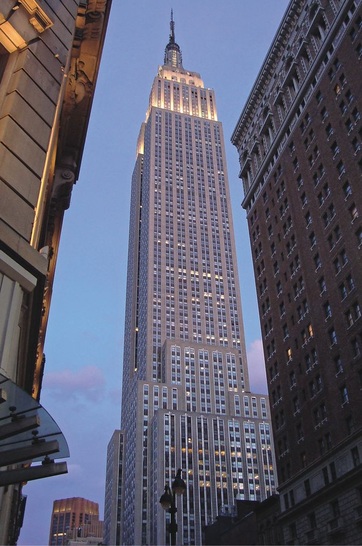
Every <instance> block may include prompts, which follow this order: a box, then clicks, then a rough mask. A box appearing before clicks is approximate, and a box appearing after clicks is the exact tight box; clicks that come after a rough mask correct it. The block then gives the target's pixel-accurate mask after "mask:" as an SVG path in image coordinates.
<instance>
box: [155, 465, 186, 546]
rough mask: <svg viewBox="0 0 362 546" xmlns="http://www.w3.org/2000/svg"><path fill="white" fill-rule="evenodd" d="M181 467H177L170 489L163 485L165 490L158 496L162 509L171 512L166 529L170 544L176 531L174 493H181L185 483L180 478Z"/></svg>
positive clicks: (173, 543)
mask: <svg viewBox="0 0 362 546" xmlns="http://www.w3.org/2000/svg"><path fill="white" fill-rule="evenodd" d="M181 472H182V470H181V468H179V469H178V471H177V474H176V478H175V479H174V481H173V482H172V490H171V489H170V486H169V485H165V492H164V493H163V495H162V496H161V498H160V503H161V506H162V508H163V509H164V510H168V512H169V513H170V514H171V522H170V525H169V526H168V530H169V533H170V538H171V546H175V545H176V533H177V523H176V512H177V508H176V495H183V494H184V493H185V491H186V484H185V482H184V481H183V479H182V478H181Z"/></svg>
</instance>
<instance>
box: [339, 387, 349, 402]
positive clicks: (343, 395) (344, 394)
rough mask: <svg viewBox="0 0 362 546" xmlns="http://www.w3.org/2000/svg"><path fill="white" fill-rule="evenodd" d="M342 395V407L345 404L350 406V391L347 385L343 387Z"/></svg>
mask: <svg viewBox="0 0 362 546" xmlns="http://www.w3.org/2000/svg"><path fill="white" fill-rule="evenodd" d="M340 393H341V400H342V406H344V405H345V404H348V402H349V399H348V390H347V387H346V385H343V387H341V389H340Z"/></svg>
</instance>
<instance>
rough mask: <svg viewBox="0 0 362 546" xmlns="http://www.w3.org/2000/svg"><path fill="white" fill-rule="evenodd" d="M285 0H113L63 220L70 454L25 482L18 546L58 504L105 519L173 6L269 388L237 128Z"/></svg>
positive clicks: (56, 319) (58, 387) (58, 341)
mask: <svg viewBox="0 0 362 546" xmlns="http://www.w3.org/2000/svg"><path fill="white" fill-rule="evenodd" d="M288 3H289V2H288V0H207V1H206V0H204V1H201V0H152V1H150V0H138V1H136V0H113V7H112V12H111V17H110V21H109V26H108V32H107V38H106V43H105V47H104V52H103V57H102V63H101V68H100V73H99V78H98V83H97V90H96V96H95V100H94V103H93V109H92V115H91V120H90V124H89V129H88V136H87V143H86V147H85V151H84V155H83V162H82V168H81V172H80V178H79V181H78V183H77V185H76V186H75V187H74V189H73V196H72V203H71V207H70V209H69V210H68V211H67V212H66V214H65V219H64V227H63V232H62V239H61V245H60V252H59V258H58V265H57V271H56V276H55V283H54V293H53V301H52V306H51V312H50V319H49V325H48V332H47V339H46V347H45V352H46V357H47V361H46V368H45V376H44V383H43V390H42V395H41V403H42V404H43V406H44V407H45V408H46V409H47V410H48V411H49V413H50V414H51V415H52V417H53V418H54V419H55V421H56V422H57V423H58V424H59V426H60V428H61V429H62V431H63V433H64V435H65V437H66V439H67V441H68V444H69V448H70V452H71V457H70V459H68V461H67V462H68V470H69V472H68V474H67V475H66V476H58V477H54V478H48V479H44V480H38V481H37V482H32V483H29V484H28V485H27V486H26V487H25V488H24V494H26V495H28V501H27V509H26V513H25V521H24V526H23V530H22V532H21V535H20V539H19V542H18V544H19V545H43V544H48V537H49V526H50V516H51V510H52V506H53V501H54V500H55V499H61V498H67V497H85V498H87V499H90V500H92V501H95V502H98V503H99V505H100V515H101V519H103V503H104V476H105V464H106V448H107V444H108V441H109V439H110V437H111V435H112V433H113V430H114V429H115V428H118V427H119V422H120V394H121V377H122V352H123V322H124V302H125V287H126V266H127V245H128V218H129V196H130V181H131V175H132V170H133V166H134V160H135V150H136V141H137V136H138V132H139V128H140V125H141V123H142V121H144V117H145V113H146V109H147V105H148V96H149V92H150V90H151V85H152V81H153V78H154V77H155V76H156V73H157V68H158V66H159V65H160V64H162V63H163V55H164V48H165V46H166V43H167V41H168V35H169V20H170V12H171V8H173V10H174V20H175V25H176V28H175V30H176V41H177V43H178V44H179V45H180V47H181V50H182V54H183V65H184V67H185V68H186V69H189V70H194V71H196V72H199V73H200V74H201V76H202V78H203V80H204V83H205V86H206V87H212V88H213V89H214V90H215V93H216V100H217V110H218V117H219V120H221V121H222V122H223V127H224V135H225V145H226V150H227V157H228V171H229V183H230V189H231V196H232V202H233V215H234V227H235V234H236V243H237V252H238V263H239V276H240V283H241V294H242V301H243V313H244V324H245V334H246V344H247V351H248V356H249V370H250V376H251V382H252V388H253V389H254V390H255V391H257V392H266V386H265V374H264V370H263V368H262V359H261V355H262V349H261V341H260V326H259V317H258V312H257V304H256V295H255V287H254V277H253V272H252V265H251V259H250V245H249V237H248V234H247V227H246V220H245V212H244V211H243V210H242V209H241V207H240V203H241V200H242V188H241V182H240V180H239V179H238V173H239V163H238V157H237V152H236V150H235V148H234V147H233V146H232V144H231V143H230V137H231V134H232V131H233V129H234V127H235V125H236V123H237V120H238V117H239V115H240V113H241V110H242V108H243V106H244V104H245V101H246V99H247V97H248V95H249V92H250V90H251V87H252V85H253V83H254V81H255V78H256V76H257V74H258V72H259V70H260V68H261V64H262V62H263V60H264V58H265V55H266V53H267V51H268V49H269V47H270V45H271V41H272V39H273V37H274V35H275V32H276V30H277V28H278V26H279V24H280V21H281V19H282V17H283V14H284V11H285V9H286V7H287V5H288Z"/></svg>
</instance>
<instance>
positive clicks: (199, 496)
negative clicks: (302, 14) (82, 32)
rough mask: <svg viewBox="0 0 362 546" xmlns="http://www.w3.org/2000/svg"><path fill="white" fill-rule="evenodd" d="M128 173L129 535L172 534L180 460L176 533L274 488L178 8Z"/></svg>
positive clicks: (182, 539) (221, 166)
mask: <svg viewBox="0 0 362 546" xmlns="http://www.w3.org/2000/svg"><path fill="white" fill-rule="evenodd" d="M170 28H171V31H170V37H169V42H168V44H167V46H166V49H165V57H164V64H163V65H162V66H160V67H159V69H158V73H157V75H156V77H155V79H154V82H153V85H152V89H151V94H150V99H149V106H148V110H147V114H146V120H145V122H144V123H143V124H142V126H141V130H140V135H139V139H138V144H137V159H136V164H135V168H134V173H133V179H132V196H131V216H130V235H129V254H128V278H127V301H126V317H125V323H126V326H125V344H124V367H123V392H122V423H121V428H122V431H123V434H124V452H123V460H122V467H123V483H122V491H123V498H122V510H120V512H121V529H122V533H123V543H124V544H132V545H134V544H167V543H168V540H169V539H168V536H167V535H168V533H167V532H166V521H165V520H167V517H168V516H167V515H166V517H165V512H164V510H163V509H162V507H161V505H160V503H159V499H160V496H161V494H162V493H163V491H164V486H165V484H167V483H170V484H171V483H172V481H173V479H174V477H175V473H176V471H177V469H178V468H181V469H182V477H183V479H184V481H185V483H186V488H187V489H186V494H185V495H183V496H182V497H180V498H179V499H178V506H177V514H176V515H177V524H178V532H177V543H178V544H202V528H203V526H205V525H208V524H211V523H212V522H213V521H214V520H215V519H216V517H217V516H218V515H219V514H220V513H225V512H228V513H232V511H233V507H234V505H235V500H236V499H246V500H262V499H264V498H266V497H268V496H270V495H271V494H272V493H273V492H274V491H275V487H276V484H275V474H274V470H273V466H274V458H273V457H274V456H273V447H272V438H271V425H270V419H269V407H268V399H267V397H266V396H262V395H257V394H253V393H251V392H250V386H249V376H248V367H247V362H246V351H245V341H244V331H243V319H242V310H241V299H240V292H239V279H238V272H237V263H236V251H235V242H234V234H233V226H232V218H231V204H230V196H229V188H228V179H227V168H226V159H225V150H224V139H223V131H222V125H221V123H220V122H219V121H218V118H217V110H216V103H215V96H214V92H213V90H212V89H209V88H205V87H204V83H203V81H202V79H201V76H200V75H199V74H198V73H196V72H191V71H189V70H185V69H184V68H183V65H182V55H181V50H180V47H179V46H178V44H177V43H176V41H175V32H174V30H175V29H174V21H173V18H172V16H171V24H170Z"/></svg>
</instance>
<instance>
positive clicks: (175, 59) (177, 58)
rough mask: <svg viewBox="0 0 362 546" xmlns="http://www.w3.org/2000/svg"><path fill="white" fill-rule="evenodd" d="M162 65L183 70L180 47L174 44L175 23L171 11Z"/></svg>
mask: <svg viewBox="0 0 362 546" xmlns="http://www.w3.org/2000/svg"><path fill="white" fill-rule="evenodd" d="M164 64H165V65H169V66H172V67H173V68H183V66H182V54H181V50H180V46H179V45H178V44H177V43H176V42H175V21H174V20H173V10H171V21H170V38H169V42H168V44H167V46H166V49H165V60H164Z"/></svg>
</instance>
